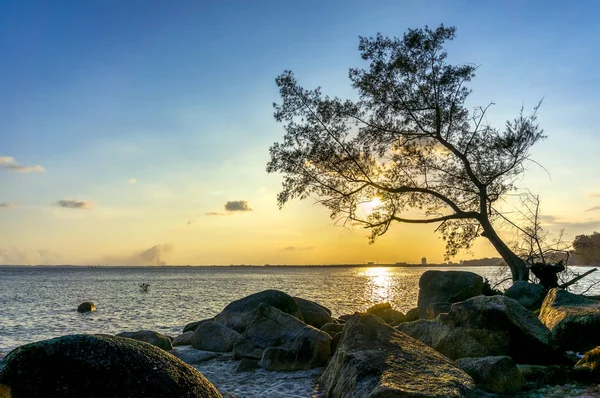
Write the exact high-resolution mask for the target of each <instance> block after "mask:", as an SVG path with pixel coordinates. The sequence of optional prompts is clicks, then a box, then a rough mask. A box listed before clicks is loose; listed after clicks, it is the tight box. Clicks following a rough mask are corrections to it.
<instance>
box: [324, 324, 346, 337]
mask: <svg viewBox="0 0 600 398" xmlns="http://www.w3.org/2000/svg"><path fill="white" fill-rule="evenodd" d="M321 330H322V331H324V332H325V333H327V334H328V335H330V336H331V337H333V335H335V334H336V333H340V332H341V331H342V330H344V324H343V323H342V324H340V323H326V324H325V325H323V326H322V327H321Z"/></svg>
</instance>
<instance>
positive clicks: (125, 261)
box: [101, 243, 173, 265]
mask: <svg viewBox="0 0 600 398" xmlns="http://www.w3.org/2000/svg"><path fill="white" fill-rule="evenodd" d="M172 251H173V245H172V244H170V243H166V244H162V245H154V246H152V247H150V248H148V249H145V250H142V251H140V252H137V253H134V254H132V255H130V256H107V257H105V258H104V259H102V260H101V262H102V263H105V264H108V265H168V264H167V259H166V257H168V255H169V253H171V252H172Z"/></svg>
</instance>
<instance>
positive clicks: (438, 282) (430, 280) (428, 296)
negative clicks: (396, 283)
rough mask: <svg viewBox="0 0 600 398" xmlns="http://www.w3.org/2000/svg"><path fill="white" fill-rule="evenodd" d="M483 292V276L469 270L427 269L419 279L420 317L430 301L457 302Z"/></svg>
mask: <svg viewBox="0 0 600 398" xmlns="http://www.w3.org/2000/svg"><path fill="white" fill-rule="evenodd" d="M482 293H483V278H482V277H481V276H480V275H477V274H475V273H473V272H468V271H433V270H430V271H425V273H423V275H421V279H419V299H418V304H417V306H418V308H419V318H420V319H427V307H428V306H429V304H430V303H444V302H448V303H456V302H459V301H464V300H467V299H469V298H471V297H474V296H478V295H480V294H482Z"/></svg>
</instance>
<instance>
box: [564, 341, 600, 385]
mask: <svg viewBox="0 0 600 398" xmlns="http://www.w3.org/2000/svg"><path fill="white" fill-rule="evenodd" d="M571 376H572V377H573V378H574V379H575V380H578V381H582V382H585V383H600V346H598V347H596V348H594V349H592V350H590V351H588V352H586V353H585V355H584V356H583V358H581V359H580V360H579V362H577V363H576V364H575V367H574V368H573V372H572V373H571Z"/></svg>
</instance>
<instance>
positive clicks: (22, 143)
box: [0, 1, 600, 264]
mask: <svg viewBox="0 0 600 398" xmlns="http://www.w3.org/2000/svg"><path fill="white" fill-rule="evenodd" d="M523 3H525V4H523ZM599 8H600V6H599V5H597V4H596V2H593V1H587V2H586V1H578V2H573V4H568V3H566V2H558V1H528V2H517V1H514V2H508V1H507V2H491V1H489V2H488V1H480V2H467V1H452V2H450V1H430V2H424V1H379V2H365V1H363V2H358V1H343V2H342V1H338V2H333V1H331V2H322V1H319V2H317V1H304V2H285V1H283V2H282V1H255V2H249V1H227V2H224V1H223V2H217V1H213V2H209V1H206V2H204V1H193V2H192V1H189V2H186V1H176V2H165V1H127V2H124V1H85V2H73V1H70V2H69V1H54V2H51V3H50V2H42V1H40V2H35V1H5V2H2V3H1V4H0V54H2V62H1V63H0V87H2V89H1V90H0V156H7V157H12V158H14V162H18V164H21V165H24V166H35V165H40V166H41V167H43V168H44V170H45V171H44V172H30V173H20V172H11V171H8V170H3V169H1V168H0V203H15V204H16V206H11V207H8V206H7V207H6V208H0V249H2V248H4V250H5V253H7V251H8V250H9V249H10V251H11V253H13V254H11V258H13V259H14V258H23V259H26V260H27V261H34V262H35V261H36V260H39V261H46V262H56V261H59V262H67V263H71V262H72V263H86V262H95V261H102V260H103V259H105V258H106V257H107V256H108V257H111V258H113V257H115V256H116V257H119V256H120V258H127V256H133V255H134V253H136V252H141V251H143V250H145V249H147V248H150V247H154V246H155V245H158V244H169V245H172V247H173V249H172V250H171V253H170V256H171V259H170V262H172V263H200V264H204V263H221V264H227V263H243V262H246V263H251V262H254V263H266V262H270V263H275V262H278V261H279V262H287V263H300V262H310V263H319V262H334V263H335V262H346V261H348V262H351V261H356V262H362V261H367V260H368V261H372V260H370V259H372V258H380V259H382V260H381V261H383V259H389V260H394V261H395V259H399V260H398V261H400V260H403V259H405V260H408V261H412V260H416V259H417V258H420V256H421V254H422V253H423V252H427V253H431V254H430V257H431V258H433V259H438V260H440V259H441V256H442V250H441V248H440V244H439V242H438V241H437V240H436V238H435V237H434V235H433V234H432V233H431V230H432V229H433V228H420V229H419V228H416V229H414V227H412V226H410V227H405V226H402V227H399V228H397V230H398V231H397V232H394V233H392V234H390V237H386V238H385V239H383V241H382V242H380V243H377V244H375V245H374V246H368V245H367V241H366V239H365V238H364V234H363V233H362V232H355V233H352V234H350V236H349V235H348V234H347V233H346V232H340V231H339V229H337V228H335V227H333V226H332V225H331V222H330V221H329V219H328V217H327V213H326V212H325V211H324V210H322V209H318V208H315V207H314V206H312V205H311V204H310V203H294V204H291V205H290V206H288V207H287V208H286V209H284V210H283V211H279V210H277V206H276V203H275V195H276V193H277V191H278V189H279V184H280V178H279V177H278V176H276V175H267V174H266V172H265V171H264V170H265V164H266V162H267V160H268V148H269V146H270V145H271V144H272V143H273V142H275V141H277V140H278V139H280V138H281V137H282V135H283V129H282V127H281V126H279V125H277V124H276V123H275V121H274V120H273V118H272V103H273V102H276V101H278V94H277V90H276V87H275V84H274V79H275V77H276V76H277V75H278V74H279V73H281V72H282V71H283V70H285V69H292V70H293V71H294V72H295V74H296V75H297V77H298V78H299V79H300V81H301V82H302V83H303V84H304V85H306V86H307V87H313V86H317V85H320V86H323V90H324V91H325V92H327V93H331V94H333V95H339V96H352V95H353V93H352V91H351V90H350V89H349V84H348V79H347V70H348V68H349V67H355V66H362V65H363V64H362V63H361V60H360V57H359V56H358V52H357V44H358V36H359V35H363V36H370V35H375V34H376V33H377V32H382V33H383V34H385V35H390V36H393V35H397V36H400V35H402V33H403V32H404V31H406V29H407V28H420V27H423V26H424V25H427V24H428V25H430V26H437V25H439V24H440V23H444V24H446V25H455V26H456V27H457V28H458V37H457V39H456V40H455V42H453V43H452V44H450V45H449V47H448V51H449V53H450V59H451V60H452V61H455V62H472V63H476V64H478V65H481V67H480V68H479V70H478V72H477V78H476V79H475V80H474V83H473V85H472V87H473V89H474V92H473V95H472V97H471V101H472V102H473V104H486V103H488V102H489V101H494V102H495V103H496V104H497V105H496V106H495V107H494V109H493V112H492V114H491V116H490V120H492V121H493V122H495V123H497V124H502V123H503V121H504V120H506V119H507V118H510V117H512V116H514V114H515V113H516V112H518V110H519V108H520V107H521V105H522V104H524V105H525V106H526V107H531V106H533V105H534V104H535V103H537V101H539V99H541V98H542V97H543V98H544V104H543V107H542V109H541V111H540V122H541V124H542V126H543V127H544V128H545V130H546V132H547V134H548V135H549V138H548V140H546V141H544V142H543V143H541V144H539V146H538V147H536V148H535V149H534V158H535V159H536V160H537V161H539V162H540V163H542V164H543V165H544V166H545V167H546V169H548V171H549V172H550V175H551V178H548V176H547V174H546V172H545V171H543V170H541V169H539V168H533V169H532V170H531V171H530V173H528V175H527V176H526V177H525V179H524V180H523V185H524V186H528V187H530V188H531V189H532V190H533V191H534V192H539V193H540V194H541V195H542V198H543V200H544V206H545V210H546V213H547V214H548V215H549V216H551V217H553V220H554V221H555V224H556V225H555V226H556V227H557V228H558V227H559V226H567V227H570V229H571V235H575V234H576V233H581V232H591V231H592V230H593V229H594V228H598V226H600V222H598V221H599V220H600V217H598V216H596V214H594V212H593V211H592V212H586V211H585V210H586V209H589V208H591V207H593V206H595V205H598V204H600V199H598V198H594V197H590V195H593V194H594V193H599V192H600V185H599V184H598V182H599V181H598V175H597V172H596V170H598V168H599V166H600V162H599V161H598V160H597V151H598V149H599V148H600V145H599V144H600V141H599V139H598V134H597V131H596V129H597V126H598V125H599V124H600V123H599V122H600V120H599V119H600V116H599V115H598V111H597V109H600V101H599V100H598V98H599V97H598V93H597V88H598V87H600V72H598V57H599V56H598V51H597V50H598V46H599V45H598V43H597V38H598V37H600V24H598V23H597V21H596V18H597V15H598V14H599V11H600V10H599ZM131 179H135V182H133V180H131ZM129 180H131V182H129ZM59 200H83V201H87V202H89V203H90V206H91V208H90V209H85V210H84V209H65V208H58V207H57V206H53V204H54V203H56V202H57V201H59ZM231 200H247V201H248V202H249V203H250V206H251V207H252V208H253V211H252V212H251V214H250V212H248V213H249V214H240V215H235V216H232V217H212V218H210V217H208V218H207V217H206V216H204V214H205V213H207V212H219V211H221V210H222V207H223V203H225V202H226V201H231ZM597 202H598V203H597ZM88 210H89V211H88ZM598 214H600V212H598ZM307 215H308V216H307ZM549 219H550V218H549ZM188 221H192V222H191V223H190V224H188ZM274 231H277V233H275V232H274ZM415 231H416V232H415ZM413 235H418V236H426V237H427V240H428V241H430V242H431V244H430V246H427V245H424V246H423V247H420V248H419V249H420V253H416V252H415V253H414V254H410V255H408V254H406V253H408V249H407V247H403V246H402V245H401V244H400V245H399V244H398V242H399V241H405V240H406V237H407V236H413ZM311 236H312V237H314V238H313V239H312V240H311ZM249 237H251V239H249ZM228 245H229V246H228ZM356 245H359V246H358V247H360V249H361V250H363V252H365V253H368V254H364V255H363V254H361V253H362V252H357V251H355V250H350V249H349V246H352V247H355V246H356ZM169 247H170V246H169ZM230 247H235V248H236V249H235V250H230V249H228V248H230ZM288 248H294V249H290V250H287V249H288ZM309 248H310V249H309ZM332 248H335V250H334V249H332ZM295 249H302V250H295ZM40 250H51V251H53V252H56V253H57V255H56V258H54V257H53V258H52V259H38V258H36V256H37V255H38V254H39V251H40ZM336 250H337V252H336ZM0 253H1V252H0ZM15 253H20V254H23V253H29V254H27V255H25V254H23V255H22V256H21V257H15V256H17V254H15ZM32 253H34V254H32ZM35 253H38V254H35ZM336 253H337V254H336ZM340 253H345V254H344V255H340ZM476 254H482V255H487V254H493V252H490V250H489V247H487V246H486V245H485V244H482V245H481V246H480V247H479V248H478V249H477V250H476ZM336 255H338V257H336ZM403 256H404V257H406V258H404V257H403ZM5 257H6V256H5ZM58 258H60V260H58ZM338 258H339V261H337V260H336V259H338ZM321 259H323V260H321ZM1 260H2V258H0V262H2V261H1ZM5 260H6V259H5Z"/></svg>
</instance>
